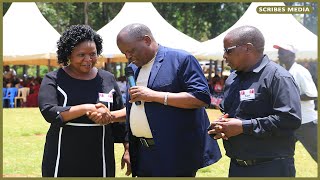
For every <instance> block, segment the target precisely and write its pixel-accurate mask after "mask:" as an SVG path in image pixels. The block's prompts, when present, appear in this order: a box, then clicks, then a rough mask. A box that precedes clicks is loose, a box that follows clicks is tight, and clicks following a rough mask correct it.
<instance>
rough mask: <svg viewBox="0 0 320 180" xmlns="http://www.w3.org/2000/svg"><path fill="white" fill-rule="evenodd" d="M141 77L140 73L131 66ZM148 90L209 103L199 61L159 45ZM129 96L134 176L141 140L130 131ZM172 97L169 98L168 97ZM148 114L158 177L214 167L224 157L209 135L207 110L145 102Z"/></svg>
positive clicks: (131, 158)
mask: <svg viewBox="0 0 320 180" xmlns="http://www.w3.org/2000/svg"><path fill="white" fill-rule="evenodd" d="M130 66H132V68H133V69H134V71H135V76H136V77H137V76H138V73H139V70H140V69H138V68H137V67H136V66H135V65H133V64H130ZM148 88H150V89H153V90H155V91H163V92H172V93H178V92H188V93H190V94H192V95H193V96H195V97H196V98H198V99H200V100H201V101H203V102H205V103H207V104H210V95H209V88H208V85H207V81H206V79H205V77H204V75H203V72H202V69H201V67H200V65H199V63H198V62H197V60H196V59H195V58H194V57H193V56H192V55H190V54H189V53H187V52H185V51H182V50H176V49H171V48H167V47H163V46H159V50H158V53H157V55H156V58H155V62H154V64H153V67H152V70H151V72H150V76H149V80H148ZM129 98H130V97H129V96H127V128H128V131H129V140H130V160H131V165H132V175H133V176H135V175H136V174H135V170H136V164H137V161H138V159H137V158H136V151H137V146H138V143H139V142H138V141H136V138H134V137H133V136H132V134H131V131H130V124H129V122H130V121H129V117H130V109H131V103H129V102H128V99H129ZM169 98H170V97H169ZM145 111H146V115H147V118H148V122H149V125H150V128H151V132H152V135H153V139H154V141H155V144H156V150H157V153H158V157H160V158H159V159H160V161H159V162H155V164H156V165H157V166H158V168H157V169H158V170H157V173H158V174H156V175H155V176H176V175H177V174H179V172H180V171H181V170H183V171H184V172H185V171H186V170H190V172H194V171H195V170H197V169H199V168H202V167H205V166H208V165H210V164H213V163H214V162H216V161H218V160H219V159H220V158H221V153H220V149H219V147H218V144H217V142H216V141H215V140H213V139H211V138H210V136H208V134H207V130H206V129H207V127H208V126H209V119H208V116H207V113H206V111H205V108H198V109H182V108H176V107H172V106H165V105H163V104H161V103H155V102H146V103H145Z"/></svg>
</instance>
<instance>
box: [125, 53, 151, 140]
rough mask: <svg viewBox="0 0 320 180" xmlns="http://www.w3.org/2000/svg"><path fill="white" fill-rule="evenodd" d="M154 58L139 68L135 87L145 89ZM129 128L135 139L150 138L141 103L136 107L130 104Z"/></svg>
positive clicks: (149, 130) (146, 119) (142, 103)
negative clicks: (143, 87)
mask: <svg viewBox="0 0 320 180" xmlns="http://www.w3.org/2000/svg"><path fill="white" fill-rule="evenodd" d="M155 58H156V56H154V57H153V59H152V60H151V61H149V62H148V63H147V64H145V65H143V66H142V67H141V69H140V72H139V75H138V78H137V82H136V84H137V86H145V87H147V85H148V80H149V76H150V71H151V68H152V66H153V64H154V60H155ZM130 128H131V131H132V134H133V135H134V136H136V137H145V138H152V133H151V129H150V126H149V122H148V118H147V115H146V112H145V108H144V102H143V101H141V104H140V105H138V106H137V105H136V104H135V103H132V107H131V112H130Z"/></svg>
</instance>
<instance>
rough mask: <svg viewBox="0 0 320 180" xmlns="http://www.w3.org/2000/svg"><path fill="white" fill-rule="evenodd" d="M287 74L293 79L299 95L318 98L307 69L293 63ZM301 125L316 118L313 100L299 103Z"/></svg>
mask: <svg viewBox="0 0 320 180" xmlns="http://www.w3.org/2000/svg"><path fill="white" fill-rule="evenodd" d="M289 73H290V74H291V75H292V76H293V78H294V79H295V81H296V83H297V85H298V87H299V90H300V95H301V94H306V95H307V96H309V97H318V91H317V88H316V85H315V84H314V82H313V80H312V76H311V74H310V72H309V71H308V69H306V68H305V67H303V66H302V65H300V64H297V63H293V65H292V66H291V68H290V69H289ZM300 103H301V114H302V124H304V123H308V122H311V121H314V120H316V119H317V118H318V114H317V111H315V110H314V100H308V101H300Z"/></svg>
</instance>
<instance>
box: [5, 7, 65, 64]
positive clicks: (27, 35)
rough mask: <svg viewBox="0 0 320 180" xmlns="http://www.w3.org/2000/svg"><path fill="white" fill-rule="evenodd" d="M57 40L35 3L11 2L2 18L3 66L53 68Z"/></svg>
mask: <svg viewBox="0 0 320 180" xmlns="http://www.w3.org/2000/svg"><path fill="white" fill-rule="evenodd" d="M59 37H60V34H59V33H58V32H57V31H56V30H55V29H54V28H53V27H52V26H51V25H50V24H49V22H48V21H47V20H46V19H45V18H44V17H43V15H42V14H41V12H40V10H39V9H38V7H37V5H36V3H35V2H14V3H12V4H11V6H10V8H9V9H8V11H7V13H6V14H5V15H4V17H3V64H4V65H49V66H57V65H58V64H57V58H56V53H55V52H56V42H57V41H58V39H59Z"/></svg>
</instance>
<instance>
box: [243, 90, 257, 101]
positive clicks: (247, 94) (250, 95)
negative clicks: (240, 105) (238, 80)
mask: <svg viewBox="0 0 320 180" xmlns="http://www.w3.org/2000/svg"><path fill="white" fill-rule="evenodd" d="M239 93H240V101H245V100H250V99H255V98H256V96H255V94H254V89H247V90H241V91H239Z"/></svg>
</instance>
